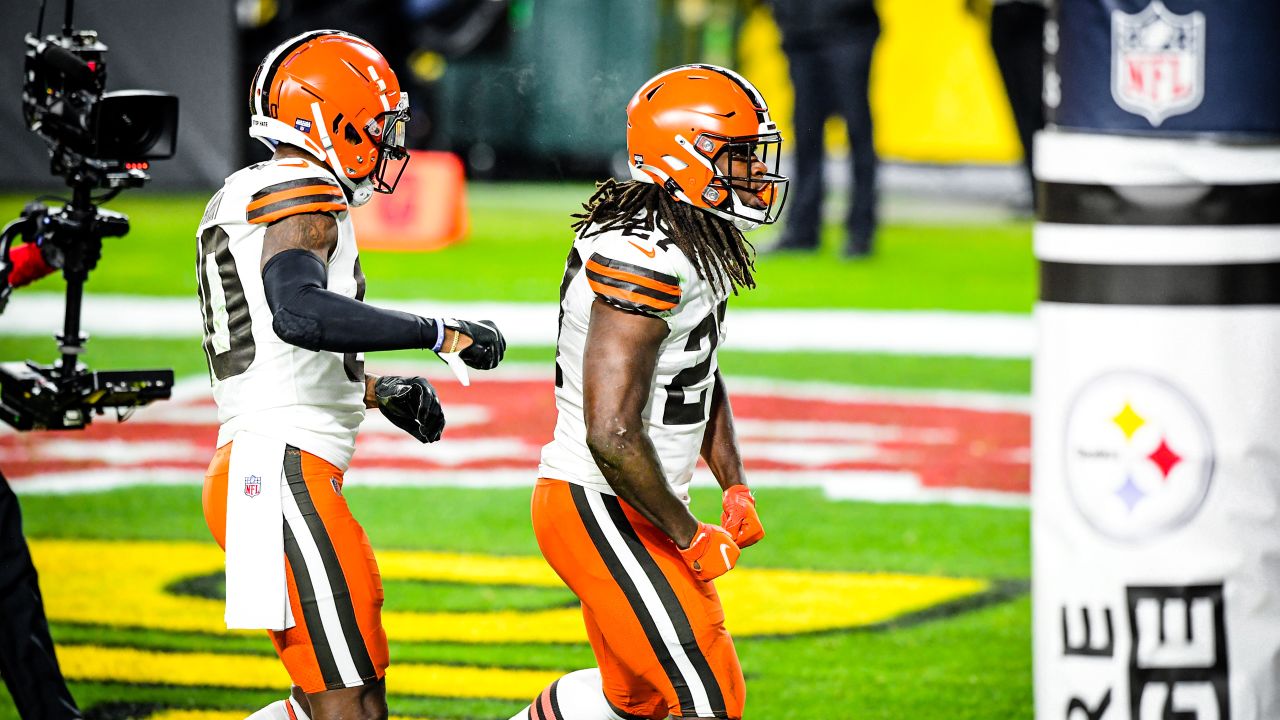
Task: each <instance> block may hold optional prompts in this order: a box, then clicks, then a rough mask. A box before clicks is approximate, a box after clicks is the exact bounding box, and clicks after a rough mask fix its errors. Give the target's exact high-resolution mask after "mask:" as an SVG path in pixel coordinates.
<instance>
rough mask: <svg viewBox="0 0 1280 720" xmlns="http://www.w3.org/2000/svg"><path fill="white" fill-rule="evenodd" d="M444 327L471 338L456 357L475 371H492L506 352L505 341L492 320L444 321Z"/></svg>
mask: <svg viewBox="0 0 1280 720" xmlns="http://www.w3.org/2000/svg"><path fill="white" fill-rule="evenodd" d="M445 327H448V328H451V329H453V330H457V331H459V332H461V333H462V334H463V335H465V336H467V337H469V338H471V344H470V345H468V346H467V347H466V348H465V349H464V350H463V351H462V352H460V353H458V357H460V358H462V362H464V363H466V364H468V365H470V366H471V367H473V368H475V369H477V370H492V369H494V368H495V367H497V366H498V363H500V362H502V356H503V354H505V353H506V351H507V339H506V338H504V337H502V332H501V331H499V330H498V326H497V325H495V324H494V322H493V321H492V320H454V319H447V320H445Z"/></svg>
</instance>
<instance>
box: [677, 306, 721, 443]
mask: <svg viewBox="0 0 1280 720" xmlns="http://www.w3.org/2000/svg"><path fill="white" fill-rule="evenodd" d="M724 310H725V303H720V307H718V308H716V309H715V310H713V311H712V312H710V313H708V314H707V316H706V317H705V318H703V319H702V322H700V323H698V326H697V327H695V328H694V329H693V332H691V333H689V340H688V342H686V343H685V344H684V349H685V350H688V351H697V350H701V349H702V341H703V340H704V339H705V340H708V341H709V342H708V345H707V356H706V357H705V358H703V359H702V361H701V362H699V363H696V364H694V365H691V366H689V367H687V368H685V369H684V370H681V371H680V372H679V373H676V376H675V377H673V378H671V383H670V384H668V385H667V388H666V390H667V404H666V405H665V406H664V407H663V409H662V424H663V425H696V424H697V423H700V422H702V421H704V420H706V419H707V410H706V408H707V391H706V390H705V389H704V390H702V391H700V392H699V393H698V399H697V401H696V402H686V401H685V395H686V394H687V393H688V388H689V387H690V386H692V385H697V384H698V383H700V382H702V381H704V380H706V379H707V376H708V375H710V374H711V359H712V358H713V357H715V354H716V347H717V346H718V345H719V344H720V321H721V320H723V319H724Z"/></svg>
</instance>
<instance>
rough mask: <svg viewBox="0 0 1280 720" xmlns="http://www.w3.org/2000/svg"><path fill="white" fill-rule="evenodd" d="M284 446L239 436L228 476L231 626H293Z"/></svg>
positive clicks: (243, 434) (243, 433)
mask: <svg viewBox="0 0 1280 720" xmlns="http://www.w3.org/2000/svg"><path fill="white" fill-rule="evenodd" d="M284 450H285V444H284V442H282V441H280V440H274V439H272V438H269V437H264V436H262V435H258V434H255V433H251V432H246V431H243V430H242V431H240V432H238V433H236V434H235V437H234V439H233V440H232V445H231V463H230V468H229V469H228V472H227V611H226V615H225V618H226V621H227V627H228V628H232V629H235V628H240V629H250V630H252V629H265V630H287V629H289V628H291V627H293V626H294V624H295V623H294V619H293V612H292V611H291V610H290V609H289V585H288V580H287V579H286V577H285V571H284V512H283V510H282V505H281V497H280V493H282V492H289V484H288V483H287V482H285V481H284Z"/></svg>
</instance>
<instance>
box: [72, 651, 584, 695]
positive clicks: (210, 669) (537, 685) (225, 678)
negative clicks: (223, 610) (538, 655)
mask: <svg viewBox="0 0 1280 720" xmlns="http://www.w3.org/2000/svg"><path fill="white" fill-rule="evenodd" d="M58 660H60V661H61V663H62V672H63V674H64V675H66V676H67V677H68V678H70V679H72V680H85V681H96V682H125V683H137V684H162V685H177V686H180V687H189V686H200V687H223V688H237V689H266V690H272V689H279V690H280V691H281V692H285V691H287V690H288V689H289V675H288V674H287V673H286V672H285V669H284V666H283V665H282V664H281V663H280V661H279V660H278V659H277V658H275V657H274V656H266V655H233V654H224V653H207V652H151V651H147V650H136V649H133V648H115V647H110V648H109V647H100V646H96V645H63V646H60V647H59V648H58ZM558 677H560V673H559V672H556V671H548V670H506V669H502V668H477V667H457V666H452V665H430V664H424V663H394V664H393V665H392V666H391V668H390V669H389V670H387V691H388V692H389V693H391V694H393V695H394V694H399V695H424V696H429V697H451V698H496V699H500V700H529V699H532V698H533V697H535V696H536V695H537V694H538V693H539V692H541V691H542V689H543V688H545V687H546V686H547V685H550V684H551V682H552V681H553V680H555V679H556V678H558Z"/></svg>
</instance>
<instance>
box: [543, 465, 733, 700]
mask: <svg viewBox="0 0 1280 720" xmlns="http://www.w3.org/2000/svg"><path fill="white" fill-rule="evenodd" d="M533 529H534V533H535V534H536V535H537V538H538V546H539V547H540V548H541V549H542V554H543V556H544V557H546V559H547V562H549V563H550V564H551V567H552V568H554V569H555V571H556V573H557V574H559V575H560V578H561V579H563V580H564V582H565V584H566V585H568V586H569V589H571V590H573V592H574V593H575V594H576V595H577V596H578V598H579V599H580V600H581V601H582V617H583V620H584V621H585V622H586V626H587V637H588V639H590V641H591V648H592V650H594V651H595V655H596V661H597V662H598V664H599V666H600V675H601V676H602V678H603V680H604V694H605V698H607V699H608V701H609V703H610V704H612V705H613V706H614V709H615V710H618V711H621V712H620V713H619V714H621V715H623V717H628V716H630V717H632V718H653V719H656V718H666V717H667V716H668V715H673V716H676V717H688V718H693V717H698V718H711V717H715V718H735V719H736V718H741V717H742V707H743V703H744V701H745V699H746V685H745V683H744V682H743V679H742V667H741V665H740V664H739V663H738V654H737V651H736V650H735V649H734V647H733V639H732V638H730V637H729V632H728V631H727V630H725V627H724V609H723V608H722V607H721V605H720V596H719V595H718V594H717V593H716V589H715V585H713V584H712V583H709V582H702V581H700V580H698V579H697V578H695V577H694V576H693V573H692V572H691V571H690V570H689V568H688V566H686V565H685V564H684V561H683V560H682V559H681V557H680V554H679V551H678V550H677V548H676V546H675V543H673V542H672V541H671V540H670V538H668V537H667V536H666V535H665V534H664V533H663V532H662V531H661V530H659V529H658V528H657V527H655V526H654V525H653V524H651V523H650V522H649V521H647V520H645V519H644V518H643V517H641V516H640V514H639V513H637V512H636V511H635V510H634V509H632V508H631V507H630V506H629V505H627V504H626V503H625V502H622V501H621V500H619V499H618V498H617V497H615V496H613V495H607V494H604V493H600V492H596V491H595V490H591V489H588V488H584V487H582V486H579V485H574V484H572V483H568V482H564V481H562V480H548V479H546V478H542V479H540V480H538V484H537V486H536V487H535V488H534V491H533Z"/></svg>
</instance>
